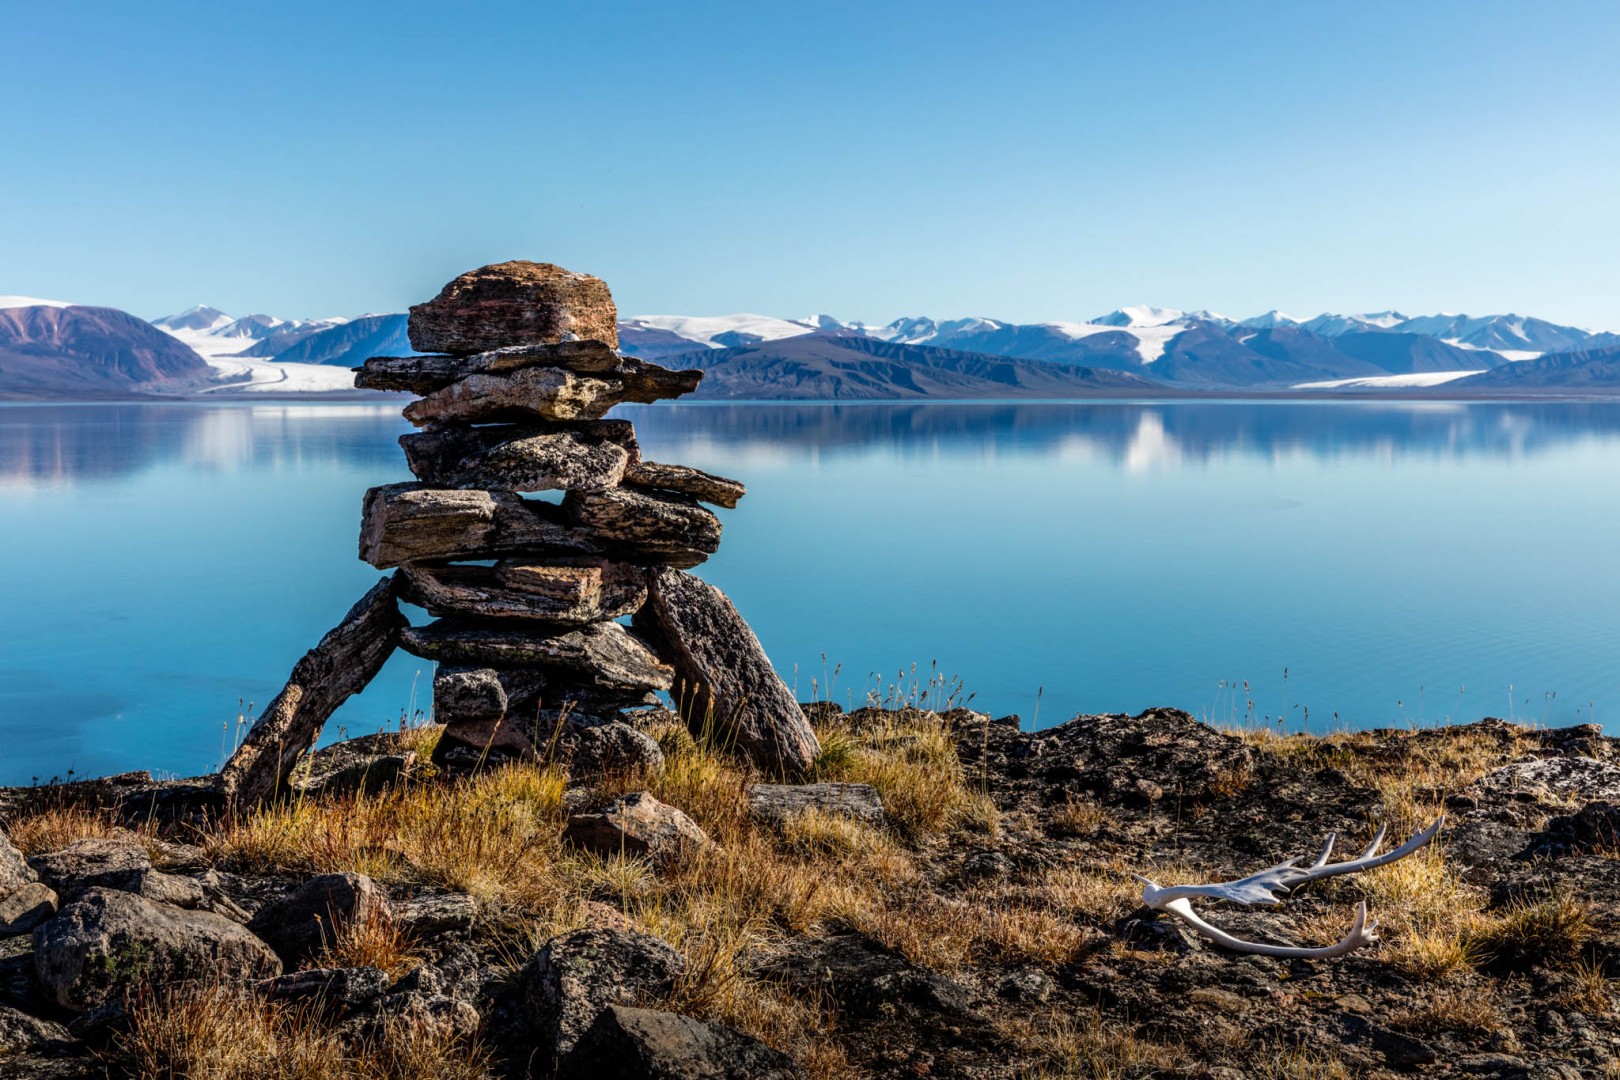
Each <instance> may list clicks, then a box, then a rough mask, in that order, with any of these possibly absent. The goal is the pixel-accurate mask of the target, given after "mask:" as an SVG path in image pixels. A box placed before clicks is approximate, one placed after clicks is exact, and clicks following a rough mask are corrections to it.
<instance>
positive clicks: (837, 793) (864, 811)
mask: <svg viewBox="0 0 1620 1080" xmlns="http://www.w3.org/2000/svg"><path fill="white" fill-rule="evenodd" d="M806 810H819V811H820V812H822V813H824V814H838V815H841V816H843V817H847V818H853V819H855V820H856V821H863V822H865V823H866V824H868V825H883V824H884V823H885V822H887V820H888V815H887V814H885V813H884V812H883V800H882V799H881V798H880V797H879V796H878V793H877V789H876V788H874V787H873V786H872V785H870V784H755V785H753V786H752V787H750V788H749V789H748V813H749V815H750V816H751V817H753V818H754V819H755V820H758V821H769V822H774V823H780V822H783V821H786V820H787V819H788V818H791V817H795V816H796V815H799V814H802V813H804V812H805V811H806Z"/></svg>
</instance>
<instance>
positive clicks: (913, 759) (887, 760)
mask: <svg viewBox="0 0 1620 1080" xmlns="http://www.w3.org/2000/svg"><path fill="white" fill-rule="evenodd" d="M818 734H819V733H818ZM827 742H828V744H830V745H831V746H833V747H834V748H835V751H836V752H834V753H831V754H829V752H828V750H827V746H825V745H824V746H823V752H822V755H821V758H819V759H818V778H819V779H822V780H841V781H846V782H850V783H860V784H871V785H872V786H873V787H874V788H876V789H877V792H878V794H879V795H880V796H881V797H882V799H883V805H884V807H885V809H887V810H888V812H889V815H890V817H892V818H893V819H894V820H895V821H896V822H897V823H898V824H899V825H900V826H901V827H902V828H905V829H909V830H914V831H920V832H935V831H938V830H940V829H944V828H947V827H949V826H950V825H951V824H952V823H953V822H955V821H956V820H958V819H959V817H961V816H963V815H966V816H967V817H968V818H969V820H975V819H976V820H977V821H979V822H980V823H981V824H982V823H983V822H984V821H986V820H987V819H988V818H989V817H990V815H989V813H988V812H987V811H986V809H985V807H984V806H983V803H982V802H981V803H980V804H979V805H978V806H976V807H975V806H974V805H973V803H974V799H973V793H972V792H971V791H970V790H969V786H968V783H967V781H966V778H964V776H963V775H962V764H961V762H960V760H959V759H958V758H957V754H956V741H955V739H954V738H953V737H952V735H951V731H950V727H949V724H948V723H947V722H946V721H945V720H944V719H943V718H941V717H939V716H936V715H934V714H932V713H919V712H915V711H900V712H895V713H890V714H888V715H887V716H885V718H884V720H883V721H882V722H881V723H878V724H873V725H867V726H864V727H862V728H861V729H860V730H859V731H853V732H852V731H848V730H846V729H842V728H840V729H835V730H833V731H830V732H828V734H827Z"/></svg>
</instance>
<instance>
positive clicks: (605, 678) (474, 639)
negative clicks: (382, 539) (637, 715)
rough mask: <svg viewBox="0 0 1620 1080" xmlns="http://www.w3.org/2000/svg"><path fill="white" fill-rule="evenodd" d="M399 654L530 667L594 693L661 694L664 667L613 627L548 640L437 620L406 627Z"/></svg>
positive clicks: (667, 675) (666, 679)
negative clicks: (560, 674) (562, 674)
mask: <svg viewBox="0 0 1620 1080" xmlns="http://www.w3.org/2000/svg"><path fill="white" fill-rule="evenodd" d="M400 641H401V644H402V645H404V647H405V649H406V650H407V651H409V652H411V653H413V654H414V655H416V656H420V657H422V658H423V659H424V660H438V661H440V662H441V663H445V664H454V665H460V666H466V667H485V666H493V667H503V668H519V667H536V668H542V669H549V670H553V671H561V672H566V673H568V674H571V675H574V676H577V677H578V679H579V681H581V682H583V683H584V684H585V685H586V686H589V687H594V688H596V689H597V690H599V691H611V692H626V693H635V694H640V693H645V692H647V691H649V690H667V689H669V687H670V684H671V683H672V682H673V680H674V673H673V672H672V671H671V670H670V668H669V666H668V665H666V664H664V663H663V662H661V661H660V660H659V659H658V657H656V656H654V655H653V653H652V651H651V650H650V649H648V648H647V646H645V645H644V644H642V643H641V642H640V641H639V640H637V639H636V637H635V636H634V635H632V634H631V633H630V631H628V630H626V629H625V628H624V627H623V626H621V625H619V624H618V623H614V622H609V623H593V624H591V625H589V626H582V627H580V628H578V629H575V630H567V631H564V632H562V633H554V634H549V635H540V634H535V633H533V632H532V631H527V630H516V629H512V630H509V629H501V628H497V627H487V626H485V627H477V626H463V625H460V624H458V623H454V622H451V621H449V620H444V619H441V620H439V621H437V622H432V623H429V624H427V625H426V626H413V627H407V628H406V630H405V632H404V634H402V635H401V638H400Z"/></svg>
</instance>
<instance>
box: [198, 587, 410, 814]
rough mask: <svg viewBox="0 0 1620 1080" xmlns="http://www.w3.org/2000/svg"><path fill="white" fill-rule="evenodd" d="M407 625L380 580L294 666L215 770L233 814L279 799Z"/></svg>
mask: <svg viewBox="0 0 1620 1080" xmlns="http://www.w3.org/2000/svg"><path fill="white" fill-rule="evenodd" d="M404 625H405V617H404V616H403V615H401V614H400V611H399V603H398V601H397V600H396V599H395V596H394V583H393V581H392V579H390V578H384V579H383V580H381V581H379V582H377V584H375V585H373V586H372V587H371V588H370V589H369V590H368V591H367V592H366V594H365V595H364V596H362V597H361V598H360V599H359V601H357V602H356V603H355V605H354V606H353V607H351V608H350V609H349V610H348V613H347V614H345V615H344V616H343V620H342V621H341V622H339V623H338V624H337V625H336V626H335V627H333V628H332V629H331V630H329V631H327V632H326V635H325V636H324V637H322V638H321V640H320V642H319V644H317V645H316V646H315V647H314V648H313V649H311V650H309V652H307V653H305V654H304V655H303V656H302V657H300V658H299V660H298V662H297V663H296V664H294V665H293V669H292V674H291V675H289V676H288V678H287V685H286V686H284V687H282V689H281V692H280V693H279V694H277V695H276V696H275V697H274V698H272V699H271V700H270V704H268V705H266V706H265V707H264V711H263V712H262V713H260V714H259V719H258V721H257V722H256V723H254V725H253V728H252V730H250V731H249V732H248V733H247V738H245V739H243V740H242V745H240V746H238V747H237V748H236V752H235V753H233V754H232V755H231V758H230V760H229V761H227V762H226V763H225V767H224V768H222V769H221V770H220V773H219V788H220V790H221V791H222V792H224V794H225V796H226V797H227V798H229V799H230V800H232V801H233V802H234V803H235V804H236V805H237V806H238V807H250V806H256V805H258V804H259V803H262V802H264V801H266V800H267V799H270V798H273V797H274V796H275V795H276V794H277V793H278V792H280V791H281V790H282V789H283V788H284V787H285V786H286V784H287V781H288V778H289V777H291V776H292V773H293V766H294V765H296V764H297V762H298V760H299V758H301V757H302V756H303V754H304V752H305V751H306V750H308V749H309V748H310V747H311V746H313V745H315V740H316V738H317V737H319V735H320V733H321V728H322V726H323V725H325V723H326V720H327V718H328V717H330V716H331V715H332V713H334V712H336V711H337V708H338V706H339V705H342V704H343V703H344V702H345V701H347V700H348V699H349V698H350V697H352V696H353V695H355V694H357V693H359V692H360V691H361V690H363V689H365V687H366V684H368V683H369V682H371V680H372V679H373V678H374V677H375V676H376V674H377V672H378V671H380V670H382V666H383V664H384V662H386V661H387V659H388V658H389V657H390V656H391V655H393V652H394V649H395V647H396V646H397V645H398V644H399V632H400V629H401V628H402V627H403V626H404Z"/></svg>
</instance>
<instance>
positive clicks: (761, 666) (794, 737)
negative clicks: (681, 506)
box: [635, 569, 821, 775]
mask: <svg viewBox="0 0 1620 1080" xmlns="http://www.w3.org/2000/svg"><path fill="white" fill-rule="evenodd" d="M648 586H649V590H648V597H647V605H646V607H644V608H642V609H641V611H640V612H639V613H638V614H637V615H636V620H635V623H636V627H637V629H644V630H645V631H646V632H647V633H648V636H649V638H650V639H651V640H653V641H654V642H655V644H656V645H657V646H658V647H659V648H660V650H661V652H662V653H663V654H664V655H665V656H666V657H667V658H668V659H669V661H670V662H671V663H672V664H673V665H674V667H675V673H676V679H677V688H676V690H675V691H674V697H675V701H676V703H677V704H678V705H679V706H680V707H681V710H682V712H683V714H684V715H685V719H686V722H687V725H688V726H689V727H691V728H692V729H693V730H694V731H702V730H709V729H712V730H714V731H716V732H718V733H719V735H720V742H721V743H722V744H724V745H728V746H732V747H735V748H736V749H737V750H738V751H739V752H740V753H742V754H744V755H746V756H747V757H749V758H750V759H751V760H752V761H753V762H754V763H755V764H756V765H758V766H759V767H760V768H761V769H763V770H765V772H766V773H767V774H770V775H792V774H796V773H800V772H803V771H804V770H805V769H808V768H809V767H810V764H811V762H813V761H814V760H815V757H816V755H817V754H818V753H820V752H821V747H820V744H819V743H818V742H817V741H816V733H815V731H814V730H813V729H812V728H811V727H810V722H809V721H808V720H806V719H805V716H804V711H803V710H802V709H800V708H799V703H798V702H797V701H796V700H795V699H794V697H793V692H792V691H791V690H789V689H788V688H787V684H786V683H784V682H783V681H782V677H781V676H780V675H778V674H777V673H776V669H775V668H773V667H772V666H771V662H770V659H769V658H768V657H767V656H766V655H765V650H764V648H763V647H761V645H760V643H759V638H757V637H755V636H754V631H753V630H752V629H750V628H749V626H748V624H747V623H746V622H745V621H743V617H742V616H741V615H739V614H738V613H737V609H736V608H734V607H732V606H731V601H730V600H728V599H726V595H725V594H724V593H722V592H721V591H720V590H719V589H716V588H715V587H714V586H712V585H710V584H708V583H707V582H704V581H701V580H699V579H698V578H695V577H693V576H692V575H690V574H683V573H681V572H680V571H678V570H670V569H661V570H655V571H652V572H651V573H650V574H649V575H648Z"/></svg>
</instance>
